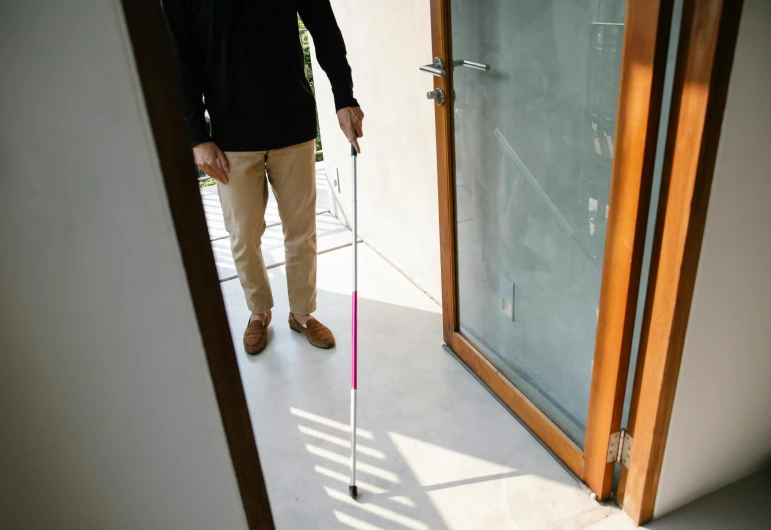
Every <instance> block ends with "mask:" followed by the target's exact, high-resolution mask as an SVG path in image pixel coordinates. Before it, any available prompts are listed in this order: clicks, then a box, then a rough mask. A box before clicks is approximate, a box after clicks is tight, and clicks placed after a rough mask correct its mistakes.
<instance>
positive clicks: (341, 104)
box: [332, 87, 359, 111]
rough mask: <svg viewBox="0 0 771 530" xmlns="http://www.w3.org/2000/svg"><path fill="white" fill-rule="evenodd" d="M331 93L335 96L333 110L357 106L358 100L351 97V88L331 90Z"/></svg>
mask: <svg viewBox="0 0 771 530" xmlns="http://www.w3.org/2000/svg"><path fill="white" fill-rule="evenodd" d="M332 93H333V94H334V96H335V110H336V111H338V110H340V109H344V108H346V107H358V106H359V102H358V101H356V98H355V97H353V89H351V88H348V87H346V89H345V90H333V91H332Z"/></svg>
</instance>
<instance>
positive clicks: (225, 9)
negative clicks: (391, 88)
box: [163, 0, 358, 151]
mask: <svg viewBox="0 0 771 530" xmlns="http://www.w3.org/2000/svg"><path fill="white" fill-rule="evenodd" d="M163 11H164V14H165V17H166V22H167V25H168V28H169V32H170V34H171V40H172V47H173V49H174V57H175V60H176V65H177V71H178V74H179V79H180V84H181V86H182V99H183V104H184V112H185V120H186V122H187V124H188V128H189V130H190V141H191V143H192V145H193V146H195V145H198V144H200V143H203V142H208V141H209V140H213V141H214V142H215V143H216V144H217V146H218V147H219V148H220V149H222V150H224V151H263V150H268V149H278V148H281V147H287V146H290V145H295V144H298V143H302V142H306V141H308V140H312V139H313V138H315V137H316V101H315V99H314V97H313V93H312V92H311V88H310V85H309V84H308V80H307V79H306V78H305V66H304V60H303V50H302V45H301V43H300V35H299V28H298V24H297V14H298V13H299V14H300V17H301V18H302V20H303V22H304V23H305V26H306V27H307V28H308V30H309V31H310V32H311V35H312V36H313V41H314V43H315V45H316V58H317V59H318V61H319V64H320V65H321V67H322V68H323V69H324V71H325V72H326V73H327V77H329V80H330V82H331V84H332V92H333V94H334V97H335V106H336V107H337V110H340V109H341V108H344V107H355V106H358V103H357V102H356V99H354V97H353V80H352V78H351V68H350V66H348V61H347V59H346V50H345V43H344V42H343V36H342V34H341V33H340V28H339V27H338V26H337V21H336V20H335V16H334V14H333V13H332V7H331V6H330V5H329V0H163ZM202 96H203V98H205V103H204V101H203V100H202ZM204 109H205V110H208V112H209V118H210V122H211V137H210V136H209V132H208V131H207V128H206V122H205V119H204Z"/></svg>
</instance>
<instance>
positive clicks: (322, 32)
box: [297, 0, 359, 110]
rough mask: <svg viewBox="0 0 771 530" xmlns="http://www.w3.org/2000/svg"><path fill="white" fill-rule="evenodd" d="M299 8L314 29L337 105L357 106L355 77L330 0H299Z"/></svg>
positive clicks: (314, 39) (314, 38)
mask: <svg viewBox="0 0 771 530" xmlns="http://www.w3.org/2000/svg"><path fill="white" fill-rule="evenodd" d="M297 12H298V13H299V14H300V18H301V19H302V21H303V22H304V23H305V27H307V28H308V31H310V32H311V36H312V37H313V42H314V44H315V45H316V59H318V61H319V64H320V65H321V67H322V68H323V69H324V71H325V72H326V73H327V77H328V78H329V82H330V83H331V84H332V93H333V94H334V96H335V108H336V110H340V109H342V108H345V107H358V106H359V103H358V102H357V101H356V99H355V98H354V97H353V78H352V77H351V67H350V66H349V65H348V60H347V58H346V50H345V42H344V41H343V34H342V33H341V32H340V27H339V26H338V25H337V20H335V14H334V13H333V12H332V6H331V5H329V0H298V2H297Z"/></svg>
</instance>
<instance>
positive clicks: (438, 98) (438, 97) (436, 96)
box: [426, 88, 444, 106]
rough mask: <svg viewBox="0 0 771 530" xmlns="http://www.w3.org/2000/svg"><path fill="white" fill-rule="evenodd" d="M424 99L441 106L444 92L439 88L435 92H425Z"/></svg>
mask: <svg viewBox="0 0 771 530" xmlns="http://www.w3.org/2000/svg"><path fill="white" fill-rule="evenodd" d="M426 98H427V99H433V100H434V101H435V102H436V104H437V105H439V106H442V104H443V103H444V90H442V89H441V88H437V89H436V90H432V91H431V92H426Z"/></svg>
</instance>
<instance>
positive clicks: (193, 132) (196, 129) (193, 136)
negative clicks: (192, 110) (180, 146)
mask: <svg viewBox="0 0 771 530" xmlns="http://www.w3.org/2000/svg"><path fill="white" fill-rule="evenodd" d="M188 126H189V128H190V147H195V146H196V145H198V144H202V143H205V142H211V136H209V131H207V130H206V122H203V123H200V124H192V123H189V124H188Z"/></svg>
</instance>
